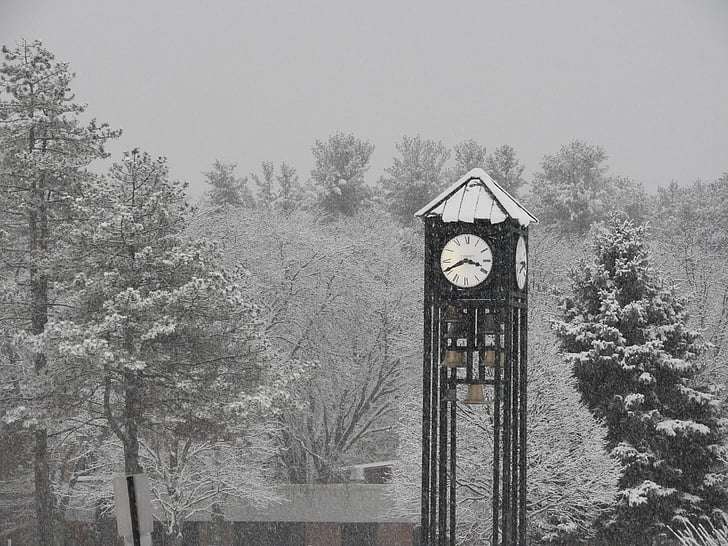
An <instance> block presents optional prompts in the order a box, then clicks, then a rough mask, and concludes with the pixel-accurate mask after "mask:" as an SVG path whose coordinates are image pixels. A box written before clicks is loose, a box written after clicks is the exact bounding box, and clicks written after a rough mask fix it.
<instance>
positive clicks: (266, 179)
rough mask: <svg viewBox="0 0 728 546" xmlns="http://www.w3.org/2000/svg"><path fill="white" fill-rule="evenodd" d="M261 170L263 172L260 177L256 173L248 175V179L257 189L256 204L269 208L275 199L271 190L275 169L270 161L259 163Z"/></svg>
mask: <svg viewBox="0 0 728 546" xmlns="http://www.w3.org/2000/svg"><path fill="white" fill-rule="evenodd" d="M261 169H262V171H263V176H262V177H260V176H258V174H257V173H250V177H251V178H252V179H253V182H254V183H255V185H256V187H257V188H258V202H259V203H260V204H261V205H263V206H264V207H266V208H270V207H271V206H273V201H275V199H276V193H275V191H274V189H273V185H274V183H275V167H274V166H273V162H272V161H263V163H261Z"/></svg>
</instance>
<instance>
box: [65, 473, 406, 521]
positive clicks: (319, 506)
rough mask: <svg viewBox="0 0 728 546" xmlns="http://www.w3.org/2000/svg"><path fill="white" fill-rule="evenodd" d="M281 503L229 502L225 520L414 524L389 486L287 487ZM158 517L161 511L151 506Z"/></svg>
mask: <svg viewBox="0 0 728 546" xmlns="http://www.w3.org/2000/svg"><path fill="white" fill-rule="evenodd" d="M275 494H276V496H278V497H279V498H280V499H281V500H280V502H273V503H271V504H267V505H262V506H257V507H256V506H253V505H252V504H249V503H247V502H245V501H243V500H240V499H230V500H228V501H227V502H226V503H225V504H224V506H223V512H224V517H225V520H226V521H240V522H243V521H247V522H266V521H269V522H273V521H289V522H321V523H413V521H414V520H413V518H412V517H408V516H405V515H401V514H399V513H398V511H396V510H393V509H392V508H393V498H392V496H391V495H392V492H391V488H390V486H389V485H386V484H368V483H367V484H362V483H337V484H286V485H280V486H278V487H276V488H275ZM152 506H153V508H152V510H153V512H154V515H155V517H156V518H159V517H161V513H160V511H159V508H158V507H157V506H156V505H154V504H153V505H152ZM93 518H94V514H93V511H92V510H81V509H73V508H69V509H67V510H66V520H68V521H86V522H89V521H93ZM209 520H210V513H209V512H205V511H200V512H196V513H195V514H193V515H192V516H191V517H189V518H187V521H209Z"/></svg>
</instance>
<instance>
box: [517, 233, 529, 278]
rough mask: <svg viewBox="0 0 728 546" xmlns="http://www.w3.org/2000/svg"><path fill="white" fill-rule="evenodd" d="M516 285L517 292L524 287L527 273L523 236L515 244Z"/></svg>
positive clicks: (526, 257)
mask: <svg viewBox="0 0 728 546" xmlns="http://www.w3.org/2000/svg"><path fill="white" fill-rule="evenodd" d="M515 266H516V284H517V285H518V289H519V290H523V288H524V287H525V286H526V273H528V256H527V255H526V241H525V240H524V239H523V235H521V236H520V237H519V238H518V243H517V244H516V263H515Z"/></svg>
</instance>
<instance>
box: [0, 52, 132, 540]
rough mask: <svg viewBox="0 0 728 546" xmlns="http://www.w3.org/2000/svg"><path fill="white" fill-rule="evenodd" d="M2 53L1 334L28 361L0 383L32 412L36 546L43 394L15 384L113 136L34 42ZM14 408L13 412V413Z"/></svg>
mask: <svg viewBox="0 0 728 546" xmlns="http://www.w3.org/2000/svg"><path fill="white" fill-rule="evenodd" d="M2 52H3V55H4V59H5V60H4V62H3V64H2V67H0V93H3V95H2V99H1V100H0V127H1V128H2V130H1V131H0V139H1V141H0V149H1V150H2V157H1V158H0V159H1V160H2V165H1V167H0V170H1V174H0V262H1V263H2V265H1V266H0V268H2V269H3V270H4V271H12V272H13V273H12V277H11V278H12V281H9V282H7V283H3V284H2V289H3V291H4V294H2V295H0V299H5V300H8V301H13V302H14V303H15V311H16V312H14V313H11V314H10V315H6V316H5V317H3V319H2V320H3V322H5V323H6V324H5V326H6V327H7V328H8V330H6V331H7V332H8V335H12V334H16V335H20V337H19V338H18V339H21V338H22V340H23V341H22V342H20V343H21V345H20V346H16V347H14V349H13V351H14V352H16V353H17V354H19V355H21V356H22V360H21V361H19V362H20V363H25V364H27V366H22V365H19V366H18V367H17V368H16V370H17V371H18V372H19V373H18V374H17V375H15V376H14V377H12V378H7V379H9V381H10V382H9V383H7V384H11V385H14V387H13V388H14V389H15V393H14V394H16V395H17V399H18V400H23V401H24V402H25V403H24V404H23V405H22V409H28V408H30V407H31V406H32V407H33V408H34V411H33V412H32V415H31V414H30V413H28V412H25V413H24V412H20V413H16V416H17V417H20V416H21V414H22V416H23V417H27V419H26V420H25V423H26V424H27V425H28V426H32V428H33V434H34V436H35V439H34V442H35V446H34V450H33V453H34V458H35V460H34V474H35V476H34V477H35V510H36V522H37V527H36V530H37V537H36V542H37V544H38V545H40V546H50V544H51V541H52V536H51V535H52V525H51V520H52V516H51V513H52V498H51V488H50V481H49V477H48V475H49V469H48V465H49V456H48V435H47V426H48V423H47V422H46V421H45V418H46V417H47V414H46V412H45V411H44V410H43V403H44V402H45V401H46V400H47V396H48V394H49V393H47V392H45V391H44V390H43V386H42V385H40V386H39V388H38V389H37V390H35V391H34V392H21V391H19V390H18V389H17V387H18V386H19V383H17V382H15V381H18V380H19V379H20V378H21V377H27V373H28V372H30V370H32V369H34V371H35V372H36V373H38V374H44V373H45V368H46V364H47V355H46V354H45V353H44V352H43V351H42V350H39V349H37V348H35V349H32V348H31V345H30V343H29V342H30V341H31V340H32V338H33V336H38V335H41V334H42V333H43V332H44V329H45V326H46V323H47V321H48V319H49V317H51V316H52V315H53V313H54V312H55V311H56V310H58V309H59V307H60V306H59V305H58V303H59V302H57V301H55V298H56V294H55V293H54V288H55V286H54V281H55V280H56V279H58V278H59V277H61V276H63V275H64V274H67V271H68V266H69V263H68V261H66V260H65V256H64V253H63V247H64V239H65V236H66V233H67V231H68V226H72V225H73V224H74V223H75V222H76V219H75V216H74V212H73V209H74V205H75V203H77V202H79V201H83V200H84V194H85V187H86V186H88V184H89V181H90V180H92V179H93V176H92V175H91V174H89V172H88V171H87V170H86V169H87V167H88V166H89V164H90V163H91V162H92V161H94V160H96V159H100V158H104V157H106V155H107V154H106V152H105V151H104V144H105V143H106V141H107V140H108V139H110V138H113V137H115V136H118V134H119V133H118V132H115V131H112V130H110V129H109V128H108V126H106V124H97V123H96V122H95V121H93V120H92V121H91V122H90V123H88V124H87V125H84V124H82V123H81V121H80V118H81V117H82V115H83V113H84V111H85V106H82V105H79V104H77V103H75V102H74V96H73V94H72V92H71V88H70V85H71V82H72V80H73V74H72V73H71V72H70V70H69V67H68V64H66V63H61V62H57V61H56V60H55V57H54V55H53V54H52V53H51V52H50V51H48V50H47V49H46V48H44V47H43V45H42V44H41V42H38V41H35V42H26V41H23V42H22V43H20V44H19V45H18V46H17V47H16V48H14V49H9V48H7V47H3V49H2ZM0 273H1V272H0ZM8 316H9V317H11V318H10V319H8V318H7V317H8ZM10 330H12V332H10ZM31 400H32V402H33V403H29V401H31ZM19 404H20V402H18V405H17V406H16V409H21V406H20V405H19Z"/></svg>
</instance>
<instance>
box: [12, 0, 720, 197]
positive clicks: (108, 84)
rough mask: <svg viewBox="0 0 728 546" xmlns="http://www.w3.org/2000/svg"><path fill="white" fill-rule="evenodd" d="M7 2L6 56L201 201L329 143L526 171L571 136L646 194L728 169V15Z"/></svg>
mask: <svg viewBox="0 0 728 546" xmlns="http://www.w3.org/2000/svg"><path fill="white" fill-rule="evenodd" d="M449 4H451V5H449V6H448V7H445V2H429V1H428V2H424V1H418V2H407V3H405V2H394V1H393V0H388V1H380V0H368V1H359V2H345V1H342V0H309V1H306V2H293V1H284V0H275V1H273V0H269V1H267V2H263V1H259V2H249V1H244V0H216V1H214V2H213V1H206V2H195V1H190V0H188V1H181V0H154V1H152V0H144V1H141V0H123V1H121V0H119V1H114V2H111V1H106V0H104V1H101V0H63V1H57V0H56V1H51V0H43V1H41V0H0V42H2V43H4V44H8V45H13V44H14V43H15V42H16V41H17V40H18V39H19V38H21V37H25V38H27V39H29V40H32V39H35V38H38V39H41V40H43V42H44V43H45V45H46V46H47V47H48V48H49V49H51V50H52V51H54V52H55V53H56V55H57V57H58V58H59V59H60V60H65V61H68V62H70V63H71V67H72V69H73V70H74V71H75V72H76V74H77V79H76V81H75V86H74V87H75V90H76V92H77V96H78V97H79V99H80V100H81V101H82V102H86V103H88V105H89V112H90V113H91V114H92V115H93V116H95V117H97V118H98V119H99V120H103V121H108V122H109V123H110V124H111V125H112V126H113V127H121V128H122V129H124V135H123V136H122V138H121V139H120V141H119V142H118V143H116V144H114V145H113V146H111V147H110V150H111V151H112V152H113V153H114V154H115V156H116V157H117V158H118V157H119V155H120V153H121V151H122V150H126V149H131V148H133V147H134V146H140V147H141V148H144V149H146V150H148V151H149V152H151V153H153V154H155V155H156V154H159V155H166V156H167V157H168V158H169V161H170V165H171V167H172V172H173V174H174V175H175V176H177V177H180V178H183V179H185V180H188V181H189V182H190V184H191V186H192V193H193V194H196V193H199V191H201V189H202V188H203V184H202V182H201V180H202V175H201V172H202V171H203V170H206V169H207V168H208V167H209V165H210V164H211V163H212V161H213V160H214V159H216V158H221V159H223V160H227V161H234V162H237V163H238V166H239V170H240V171H241V173H247V172H249V171H250V170H253V169H256V170H257V169H258V167H259V164H260V162H261V161H263V160H272V161H274V162H276V163H279V162H280V161H283V160H285V161H288V162H289V163H292V164H293V165H294V166H295V167H296V168H297V169H298V171H299V174H300V175H301V179H302V180H306V179H308V177H309V173H310V170H311V167H312V163H313V161H312V157H311V145H312V144H313V142H314V140H316V139H325V138H327V137H328V135H329V134H331V133H332V132H334V131H336V130H343V131H345V132H353V133H355V134H356V135H358V136H359V137H361V138H364V139H367V140H369V141H371V142H372V143H374V144H375V146H376V149H375V151H374V155H373V158H372V168H371V170H370V172H369V180H370V181H374V180H376V179H377V178H378V177H379V175H380V174H381V173H382V171H383V169H384V168H385V167H386V166H388V165H389V164H390V163H391V161H392V157H393V155H394V154H395V149H394V144H395V142H397V141H399V140H400V139H401V137H402V135H404V134H408V135H414V134H418V133H419V134H421V135H422V136H423V137H425V138H433V139H436V140H442V141H443V142H444V143H445V144H447V145H448V146H452V145H454V144H455V143H457V142H459V141H461V140H463V139H466V138H474V139H476V140H478V141H479V142H481V143H483V144H485V145H486V146H488V148H489V149H490V150H492V149H493V148H494V147H495V146H497V145H500V144H504V143H508V144H511V145H513V146H514V147H515V148H516V150H517V152H518V154H519V156H520V157H521V159H522V161H523V162H524V163H525V164H526V167H527V172H528V173H531V172H533V171H534V170H538V168H539V163H540V161H541V158H542V157H543V155H544V154H549V153H554V152H556V151H557V150H558V149H559V147H560V146H561V145H562V144H564V143H566V142H568V141H569V140H572V139H574V138H579V139H584V140H587V141H589V142H592V143H595V144H600V145H601V146H603V147H604V148H605V150H606V151H607V153H608V155H609V165H610V167H611V172H613V173H615V174H622V175H626V176H630V177H632V178H634V179H636V180H638V181H641V182H642V183H643V184H645V186H646V187H648V188H649V189H654V188H655V187H656V186H657V185H660V184H665V183H667V182H669V181H670V180H677V181H678V182H680V183H682V184H685V183H689V182H692V181H693V180H695V179H697V178H702V179H704V180H713V179H715V178H717V177H718V176H719V175H720V174H721V173H722V172H725V171H728V1H726V0H689V1H688V0H685V1H677V0H640V1H635V0H620V1H615V0H610V1H606V0H603V1H601V2H596V1H585V0H568V1H567V0H560V1H549V2H546V1H530V2H514V1H503V2H500V1H490V0H489V1H486V0H477V1H468V0H464V1H459V2H452V3H449Z"/></svg>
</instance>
